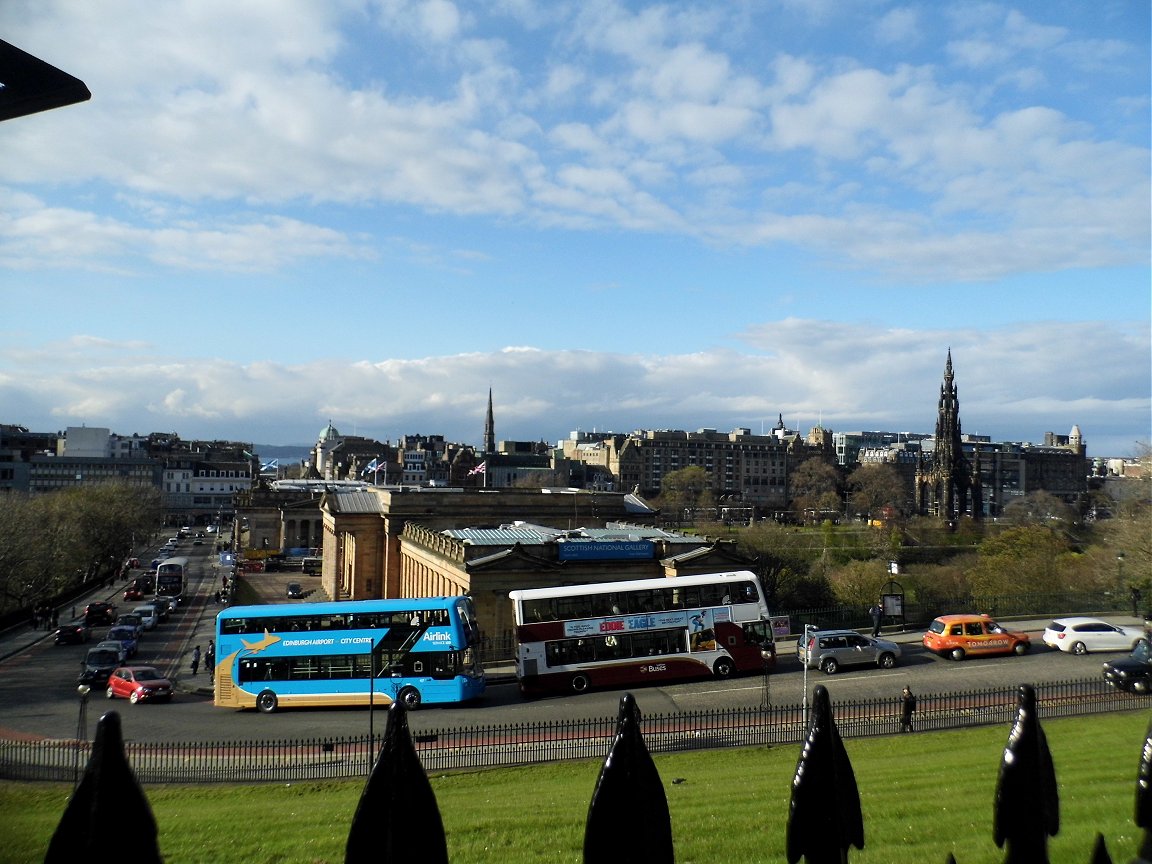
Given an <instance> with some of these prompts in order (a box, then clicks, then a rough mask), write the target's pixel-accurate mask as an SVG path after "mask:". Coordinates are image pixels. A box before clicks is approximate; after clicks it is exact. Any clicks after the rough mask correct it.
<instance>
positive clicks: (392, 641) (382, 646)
mask: <svg viewBox="0 0 1152 864" xmlns="http://www.w3.org/2000/svg"><path fill="white" fill-rule="evenodd" d="M415 621H416V619H414V622H415ZM425 629H426V628H425V627H424V626H423V625H422V624H421V623H411V624H391V625H389V627H388V632H387V633H385V634H384V638H382V639H381V640H380V641H379V642H377V643H376V647H375V648H374V649H373V653H374V654H375V655H376V658H377V660H376V662H377V663H379V666H378V667H377V668H378V669H379V670H380V671H379V672H378V673H377V676H378V677H382V678H383V677H388V676H392V677H394V678H399V677H401V676H403V675H407V674H412V671H411V670H412V663H411V659H410V657H411V653H412V647H413V646H414V645H415V644H416V643H417V642H419V641H420V637H421V635H423V633H424V630H425ZM416 674H426V673H416Z"/></svg>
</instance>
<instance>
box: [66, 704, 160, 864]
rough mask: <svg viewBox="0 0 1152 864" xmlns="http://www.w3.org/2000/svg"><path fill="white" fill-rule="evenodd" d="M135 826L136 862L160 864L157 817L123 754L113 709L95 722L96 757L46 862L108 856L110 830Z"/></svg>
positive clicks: (77, 788) (87, 767) (92, 756)
mask: <svg viewBox="0 0 1152 864" xmlns="http://www.w3.org/2000/svg"><path fill="white" fill-rule="evenodd" d="M121 823H126V824H129V825H131V826H132V860H133V861H140V862H142V864H153V862H155V864H159V862H160V861H161V858H160V845H159V842H158V839H157V828H156V819H155V817H153V815H152V807H151V805H149V804H148V799H147V798H146V797H144V791H143V790H142V789H141V788H140V784H139V783H137V782H136V775H135V774H133V773H132V768H131V767H130V766H129V765H128V758H127V757H126V756H125V755H124V735H123V732H122V730H121V728H120V715H119V714H118V713H116V712H115V711H109V712H108V713H107V714H105V715H104V716H103V717H101V718H100V720H99V722H98V723H97V724H96V737H95V739H94V740H93V742H92V753H91V755H90V756H89V757H88V764H87V765H86V766H85V768H84V776H83V777H82V778H81V780H80V785H79V786H77V787H76V791H75V792H74V793H72V798H71V799H70V800H69V801H68V806H67V807H66V808H65V809H64V815H63V816H61V817H60V824H59V825H57V826H56V832H55V833H54V834H53V835H52V840H51V842H50V843H49V844H48V852H47V854H46V855H45V856H44V862H45V864H57V862H68V864H73V862H75V861H77V860H82V858H84V857H87V858H91V857H93V856H95V857H96V859H97V860H99V859H101V858H105V857H107V854H108V831H109V828H110V826H113V825H118V824H121Z"/></svg>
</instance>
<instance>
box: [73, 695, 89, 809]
mask: <svg viewBox="0 0 1152 864" xmlns="http://www.w3.org/2000/svg"><path fill="white" fill-rule="evenodd" d="M91 690H92V688H91V687H89V686H88V685H87V684H81V685H80V686H79V687H77V688H76V692H77V693H78V694H79V696H80V716H79V717H78V718H77V719H76V758H75V759H74V760H73V763H72V786H73V788H75V787H76V786H79V785H80V750H81V749H82V748H83V747H84V745H85V744H87V743H88V694H89V693H90V692H91Z"/></svg>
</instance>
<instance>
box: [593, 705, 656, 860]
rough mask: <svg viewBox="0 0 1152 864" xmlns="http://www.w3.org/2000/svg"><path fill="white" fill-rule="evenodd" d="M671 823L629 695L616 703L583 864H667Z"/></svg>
mask: <svg viewBox="0 0 1152 864" xmlns="http://www.w3.org/2000/svg"><path fill="white" fill-rule="evenodd" d="M675 860H676V856H675V855H674V853H673V849H672V819H671V816H670V815H669V813H668V798H667V796H665V794H664V785H663V784H662V783H661V781H660V774H659V772H658V771H657V770H656V764H655V763H654V762H653V761H652V756H651V754H650V753H649V752H648V747H647V745H645V743H644V738H643V736H642V735H641V734H640V709H639V708H638V707H637V706H636V699H635V698H634V697H633V696H632V694H631V693H625V694H624V696H623V697H621V699H620V712H619V715H618V717H617V720H616V737H615V739H614V740H613V741H612V747H611V749H610V750H609V752H608V757H607V758H606V759H605V760H604V764H603V765H602V766H601V767H600V777H599V778H598V779H597V781H596V789H595V791H594V792H593V793H592V802H591V804H590V805H589V807H588V819H587V822H586V823H585V825H584V861H585V862H586V864H601V862H604V861H629V862H645V864H647V862H651V864H670V862H672V861H675Z"/></svg>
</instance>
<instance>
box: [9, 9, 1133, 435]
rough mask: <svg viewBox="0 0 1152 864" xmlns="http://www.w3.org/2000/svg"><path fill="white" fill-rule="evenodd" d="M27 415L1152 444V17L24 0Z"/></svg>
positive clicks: (16, 389) (194, 431) (17, 267)
mask: <svg viewBox="0 0 1152 864" xmlns="http://www.w3.org/2000/svg"><path fill="white" fill-rule="evenodd" d="M0 34H3V35H2V38H4V39H5V40H7V41H9V42H12V43H13V44H15V45H17V46H19V47H21V48H23V49H24V50H26V51H29V52H31V53H33V54H35V55H37V56H39V57H41V58H43V59H45V60H47V61H49V62H50V63H53V64H54V65H57V66H59V67H61V68H63V69H65V70H67V71H68V72H70V73H72V74H74V75H76V76H77V77H79V78H81V79H82V80H83V81H84V82H85V83H86V84H87V85H88V87H89V89H90V90H91V91H92V93H93V97H92V100H91V101H89V102H86V103H82V104H79V105H74V106H70V107H67V108H62V109H58V110H55V111H51V112H45V113H43V114H38V115H31V116H28V117H24V118H18V119H16V120H11V121H7V122H5V123H3V124H2V125H0V154H2V155H0V422H6V423H17V424H20V425H24V426H28V427H29V428H32V429H36V430H40V431H46V430H53V429H61V428H64V427H66V426H69V425H81V424H86V425H89V426H108V427H110V428H112V429H113V430H114V431H117V432H121V433H124V434H131V433H134V432H136V433H141V434H143V433H147V432H151V431H175V432H178V433H179V434H180V435H181V436H183V437H186V438H199V437H210V438H230V439H238V440H246V441H254V442H260V443H265V444H301V443H303V444H307V443H311V442H312V441H314V440H315V437H316V435H317V433H318V432H319V430H320V429H321V428H322V427H323V426H324V425H326V424H327V423H328V421H329V420H331V421H332V422H333V423H334V424H335V425H336V426H337V427H338V428H339V429H340V430H341V431H342V432H345V433H350V434H351V433H354V434H360V435H367V436H371V437H376V438H379V439H381V440H391V439H395V438H397V437H398V436H400V435H404V434H416V433H421V434H442V435H445V436H446V437H448V438H449V439H450V440H456V441H463V442H468V443H475V444H479V443H480V441H481V436H482V431H483V422H484V411H485V408H486V403H487V394H488V390H489V388H491V389H492V391H493V399H494V403H495V414H496V432H497V437H498V438H501V439H509V440H546V441H555V440H558V439H560V438H563V437H566V436H567V435H568V434H569V433H570V432H572V431H573V430H577V429H583V430H612V431H617V432H629V431H632V430H634V429H669V428H671V429H689V430H695V429H699V428H704V427H707V428H715V429H720V430H724V431H727V430H730V429H733V428H737V427H750V428H752V429H753V430H754V431H759V430H760V429H761V428H765V427H770V426H771V425H772V424H773V423H775V422H776V419H777V417H778V416H783V418H784V421H785V423H786V424H787V425H788V426H789V427H791V428H797V429H800V430H802V431H806V430H807V429H808V428H809V427H811V426H813V425H815V424H817V423H820V424H822V425H824V426H825V427H826V428H831V429H833V430H835V431H855V430H861V429H883V430H889V431H918V432H931V430H932V429H933V427H934V424H935V413H936V400H937V396H938V393H939V387H940V383H941V378H942V373H943V368H944V361H945V357H946V352H947V351H948V350H949V349H951V351H952V357H953V361H954V365H955V371H956V381H957V384H958V386H959V392H960V400H961V420H962V422H963V424H964V430H965V431H966V432H971V433H975V434H981V435H990V436H992V438H993V439H994V440H1012V441H1033V442H1039V441H1041V440H1042V439H1043V435H1044V433H1045V432H1049V431H1051V432H1056V433H1059V434H1067V433H1068V432H1069V430H1070V429H1071V427H1072V425H1073V424H1078V425H1079V426H1080V427H1081V429H1082V430H1083V433H1084V435H1085V437H1086V439H1087V441H1088V447H1089V453H1090V455H1098V456H1124V455H1131V454H1133V453H1135V452H1136V450H1137V442H1145V443H1147V442H1148V441H1149V440H1150V438H1152V332H1150V331H1152V300H1150V289H1149V282H1150V280H1149V249H1150V220H1149V212H1150V187H1149V137H1150V111H1149V80H1150V71H1152V64H1150V59H1149V44H1150V39H1149V35H1150V27H1149V6H1148V4H1147V3H1132V2H1128V0H1117V2H1109V0H1101V2H1097V3H1091V4H1084V3H1080V2H1045V3H1039V2H1025V3H1017V4H1015V5H1001V4H998V3H979V2H971V3H968V2H964V3H947V4H945V3H935V2H923V3H890V2H881V0H857V2H840V0H837V2H833V0H803V2H802V0H764V2H748V3H740V2H728V3H714V2H700V3H692V2H676V3H669V4H666V5H660V4H654V3H639V2H606V0H604V2H602V0H581V2H563V0H555V2H531V0H493V2H488V3H482V4H481V3H450V2H446V0H431V2H407V0H328V2H324V3H316V2H314V0H266V2H246V3H240V4H238V3H234V2H230V0H229V2H223V0H171V2H163V0H161V2H143V0H140V2H116V0H110V2H102V3H100V4H78V3H74V2H67V0H60V2H52V0H36V2H32V0H5V2H4V3H3V4H0Z"/></svg>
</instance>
